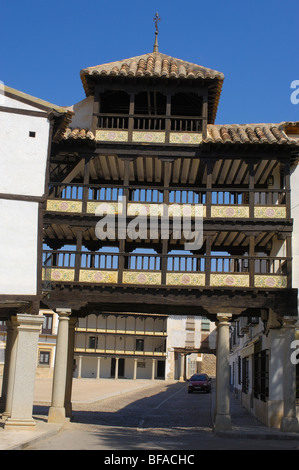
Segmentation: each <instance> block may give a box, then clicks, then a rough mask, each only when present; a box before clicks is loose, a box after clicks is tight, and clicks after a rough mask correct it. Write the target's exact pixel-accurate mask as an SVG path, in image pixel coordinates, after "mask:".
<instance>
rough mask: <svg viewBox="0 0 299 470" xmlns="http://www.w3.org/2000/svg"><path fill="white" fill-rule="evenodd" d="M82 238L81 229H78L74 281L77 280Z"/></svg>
mask: <svg viewBox="0 0 299 470" xmlns="http://www.w3.org/2000/svg"><path fill="white" fill-rule="evenodd" d="M82 238H83V231H82V230H78V231H77V233H76V254H75V281H79V275H80V267H81V251H82Z"/></svg>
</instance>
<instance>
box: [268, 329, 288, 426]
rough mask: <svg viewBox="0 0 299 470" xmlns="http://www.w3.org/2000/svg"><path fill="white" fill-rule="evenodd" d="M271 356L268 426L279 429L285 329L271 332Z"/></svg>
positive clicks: (281, 412)
mask: <svg viewBox="0 0 299 470" xmlns="http://www.w3.org/2000/svg"><path fill="white" fill-rule="evenodd" d="M268 337H269V339H270V344H271V354H270V358H269V398H268V400H267V405H268V406H267V409H268V417H267V424H268V426H270V427H274V428H279V427H280V423H281V418H282V416H283V357H284V332H283V328H275V329H274V328H272V329H270V332H269V336H268Z"/></svg>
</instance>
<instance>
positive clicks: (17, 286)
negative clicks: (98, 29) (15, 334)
mask: <svg viewBox="0 0 299 470" xmlns="http://www.w3.org/2000/svg"><path fill="white" fill-rule="evenodd" d="M1 105H3V106H6V107H10V108H15V109H21V110H28V111H32V110H35V111H40V110H39V109H38V108H36V107H35V106H33V105H32V106H31V105H27V104H24V103H22V102H20V101H18V100H17V99H12V98H8V97H6V96H1ZM30 131H32V132H35V137H30V136H29V132H30ZM48 139H49V121H48V119H47V118H45V117H35V116H29V115H26V114H17V113H14V112H11V113H9V112H0V193H3V194H4V198H3V199H0V217H1V224H0V250H1V263H0V295H1V294H3V295H35V294H36V293H37V249H38V203H37V202H35V201H33V202H29V201H28V202H25V201H22V200H9V199H5V195H8V197H9V196H10V195H16V196H35V197H40V196H42V195H43V194H44V186H45V174H46V164H47V153H48Z"/></svg>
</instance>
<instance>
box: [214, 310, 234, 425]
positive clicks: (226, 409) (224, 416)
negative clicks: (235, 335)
mask: <svg viewBox="0 0 299 470" xmlns="http://www.w3.org/2000/svg"><path fill="white" fill-rule="evenodd" d="M231 317H232V316H231V315H230V314H226V313H225V314H218V315H217V319H218V323H217V351H216V409H215V429H216V430H225V429H231V418H230V383H229V382H230V381H229V325H230V323H229V320H230V319H231Z"/></svg>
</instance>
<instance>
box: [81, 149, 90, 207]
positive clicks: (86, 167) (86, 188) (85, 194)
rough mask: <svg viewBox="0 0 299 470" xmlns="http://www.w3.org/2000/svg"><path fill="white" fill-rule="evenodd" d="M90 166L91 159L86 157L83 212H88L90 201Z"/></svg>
mask: <svg viewBox="0 0 299 470" xmlns="http://www.w3.org/2000/svg"><path fill="white" fill-rule="evenodd" d="M89 165H90V157H85V162H84V181H83V183H84V187H83V198H82V212H83V213H84V212H86V211H87V199H88V191H89V188H88V186H87V185H88V184H89Z"/></svg>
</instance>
